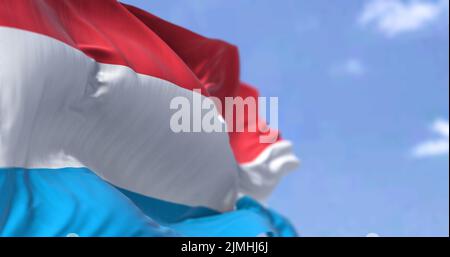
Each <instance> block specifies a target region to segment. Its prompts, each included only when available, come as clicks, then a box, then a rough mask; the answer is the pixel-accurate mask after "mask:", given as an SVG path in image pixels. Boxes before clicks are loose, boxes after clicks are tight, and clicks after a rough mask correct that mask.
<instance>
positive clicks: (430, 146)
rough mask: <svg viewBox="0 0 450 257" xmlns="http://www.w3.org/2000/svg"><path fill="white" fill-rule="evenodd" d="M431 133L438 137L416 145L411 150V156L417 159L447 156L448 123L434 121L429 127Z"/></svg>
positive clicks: (440, 120)
mask: <svg viewBox="0 0 450 257" xmlns="http://www.w3.org/2000/svg"><path fill="white" fill-rule="evenodd" d="M431 129H432V131H433V132H434V133H435V134H437V135H439V137H438V138H436V139H431V140H428V141H425V142H423V143H421V144H419V145H417V146H416V147H415V148H414V149H413V155H414V156H415V157H418V158H424V157H431V156H439V155H447V156H448V153H449V123H448V120H447V121H445V120H442V119H439V120H436V121H435V122H434V123H433V125H432V126H431Z"/></svg>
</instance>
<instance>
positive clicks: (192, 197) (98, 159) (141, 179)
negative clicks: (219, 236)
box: [0, 27, 238, 211]
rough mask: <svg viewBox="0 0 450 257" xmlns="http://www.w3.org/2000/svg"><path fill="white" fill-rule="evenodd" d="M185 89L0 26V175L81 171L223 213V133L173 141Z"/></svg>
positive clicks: (228, 192) (228, 163)
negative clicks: (4, 171)
mask: <svg viewBox="0 0 450 257" xmlns="http://www.w3.org/2000/svg"><path fill="white" fill-rule="evenodd" d="M175 96H185V97H187V98H189V99H191V100H192V91H190V90H186V89H183V88H181V87H178V86H176V85H174V84H172V83H170V82H167V81H165V80H161V79H158V78H155V77H151V76H146V75H142V74H137V73H135V72H134V71H133V70H131V69H130V68H128V67H124V66H119V65H110V64H100V63H97V62H96V61H94V60H93V59H91V58H89V57H87V56H86V55H85V54H83V53H82V52H81V51H79V50H77V49H75V48H73V47H71V46H68V45H66V44H64V43H62V42H60V41H57V40H55V39H53V38H50V37H47V36H43V35H39V34H35V33H32V32H27V31H23V30H18V29H12V28H4V27H0V167H24V168H60V167H88V168H90V169H92V170H93V171H95V172H96V173H97V174H99V175H100V176H102V177H103V178H105V179H106V180H108V181H110V182H111V183H113V184H115V185H116V186H119V187H123V188H125V189H128V190H131V191H134V192H137V193H141V194H144V195H147V196H151V197H156V198H159V199H162V200H167V201H171V202H176V203H181V204H186V205H191V206H205V207H209V208H213V209H216V210H220V211H224V210H229V209H231V208H232V207H233V204H234V202H235V199H236V195H237V190H238V189H237V187H238V185H237V179H238V178H237V169H238V168H237V164H236V162H235V160H234V157H233V155H232V152H231V149H230V146H229V142H228V136H227V134H226V133H180V134H176V133H173V132H172V131H171V130H170V128H169V124H170V122H169V121H170V116H171V114H172V111H171V110H170V109H169V103H170V100H171V99H172V98H173V97H175Z"/></svg>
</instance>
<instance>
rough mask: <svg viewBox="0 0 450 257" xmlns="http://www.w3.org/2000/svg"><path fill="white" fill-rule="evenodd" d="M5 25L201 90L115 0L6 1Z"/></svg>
mask: <svg viewBox="0 0 450 257" xmlns="http://www.w3.org/2000/svg"><path fill="white" fill-rule="evenodd" d="M0 26H8V27H14V28H19V29H24V30H28V31H32V32H36V33H40V34H44V35H47V36H50V37H53V38H55V39H58V40H60V41H62V42H64V43H66V44H69V45H71V46H72V47H74V48H77V49H79V50H81V51H82V52H84V53H85V54H86V55H88V56H90V57H91V58H93V59H95V60H96V61H98V62H101V63H107V64H117V65H124V66H128V67H130V68H132V69H133V70H135V71H136V72H138V73H141V74H145V75H150V76H154V77H157V78H161V79H164V80H167V81H170V82H172V83H174V84H176V85H178V86H181V87H184V88H186V89H194V88H201V83H200V82H199V81H198V79H197V78H196V77H195V75H194V74H193V73H192V72H191V70H190V69H189V68H188V67H187V66H186V65H185V64H184V62H183V61H182V60H181V59H180V58H179V57H178V56H177V55H176V54H175V53H174V52H173V51H172V49H171V48H170V47H169V46H167V45H166V44H165V42H164V41H163V40H161V39H160V38H159V37H158V36H157V35H156V34H155V33H154V32H153V31H152V30H151V29H149V28H148V27H147V26H145V25H144V24H142V22H140V21H139V20H138V19H136V18H135V17H134V15H133V14H131V13H130V12H129V11H128V10H127V9H126V8H124V7H123V6H122V5H121V4H120V3H118V2H117V1H116V0H102V1H92V0H77V1H63V0H41V1H34V0H2V2H1V8H0Z"/></svg>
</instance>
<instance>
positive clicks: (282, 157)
mask: <svg viewBox="0 0 450 257" xmlns="http://www.w3.org/2000/svg"><path fill="white" fill-rule="evenodd" d="M299 163H300V161H299V160H298V159H297V157H296V156H295V155H294V153H293V150H292V143H291V142H289V141H280V142H276V143H274V144H272V145H270V146H268V147H267V148H266V149H264V151H262V152H261V153H260V154H259V156H258V157H257V158H256V159H255V160H253V161H251V162H248V163H244V164H241V165H240V166H241V172H239V185H240V190H239V194H240V195H251V196H252V197H253V198H255V199H256V200H258V201H260V202H263V201H264V200H266V198H267V197H268V196H269V195H270V193H272V191H273V189H274V188H275V187H276V186H277V185H278V183H279V181H280V180H281V178H282V177H283V176H285V175H286V174H287V173H288V172H289V171H291V170H294V169H295V168H296V167H297V166H298V165H299Z"/></svg>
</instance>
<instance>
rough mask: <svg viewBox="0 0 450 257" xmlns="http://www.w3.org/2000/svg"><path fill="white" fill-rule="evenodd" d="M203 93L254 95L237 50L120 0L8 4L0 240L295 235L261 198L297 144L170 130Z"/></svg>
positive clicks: (3, 6) (1, 0) (2, 60)
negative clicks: (181, 108) (177, 100)
mask: <svg viewBox="0 0 450 257" xmlns="http://www.w3.org/2000/svg"><path fill="white" fill-rule="evenodd" d="M196 92H199V93H196ZM196 95H197V96H198V97H201V98H208V97H210V96H214V97H216V98H218V99H224V98H225V97H236V96H241V97H253V98H257V97H258V92H257V91H256V90H255V89H253V88H252V87H250V86H248V85H246V84H244V83H242V82H241V81H240V79H239V55H238V51H237V49H236V47H235V46H233V45H230V44H228V43H226V42H223V41H220V40H214V39H209V38H205V37H203V36H200V35H198V34H195V33H193V32H191V31H188V30H186V29H184V28H181V27H178V26H176V25H173V24H171V23H169V22H166V21H164V20H162V19H160V18H158V17H155V16H153V15H152V14H149V13H147V12H145V11H142V10H140V9H138V8H135V7H132V6H128V5H125V4H122V3H120V2H117V1H115V0H102V1H92V0H39V1H38V0H0V236H67V235H79V236H259V235H268V236H295V235H296V233H295V230H294V229H293V228H292V226H290V224H289V222H288V221H286V220H285V219H284V218H283V217H282V216H280V215H278V214H277V213H275V212H273V211H271V210H269V209H267V208H265V207H264V206H263V205H262V204H261V202H263V201H264V199H265V198H266V197H267V196H268V195H269V194H270V192H271V191H272V190H273V188H274V186H276V184H277V183H278V181H279V180H280V178H281V177H282V176H283V175H285V174H286V173H287V172H288V171H290V170H292V169H293V168H295V167H296V165H297V163H298V160H297V158H296V157H295V155H294V154H293V152H292V149H291V148H292V146H291V143H290V142H288V141H285V140H283V139H281V138H280V137H278V139H277V140H276V141H275V142H272V143H260V141H259V138H260V136H261V135H262V134H264V133H262V132H258V131H256V132H248V131H247V132H223V133H207V132H204V131H203V132H199V133H174V132H173V131H172V130H171V128H170V120H171V116H172V114H173V111H172V110H171V109H170V108H169V106H170V102H171V99H173V98H174V97H179V96H182V97H185V98H187V99H189V100H192V98H194V97H195V96H196ZM216 108H217V111H216V115H217V116H218V117H219V116H220V115H221V111H220V108H218V107H217V106H216ZM256 111H257V110H256ZM258 122H259V123H263V121H261V120H260V121H258ZM251 123H252V121H250V120H245V122H244V125H245V126H250V125H251Z"/></svg>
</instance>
